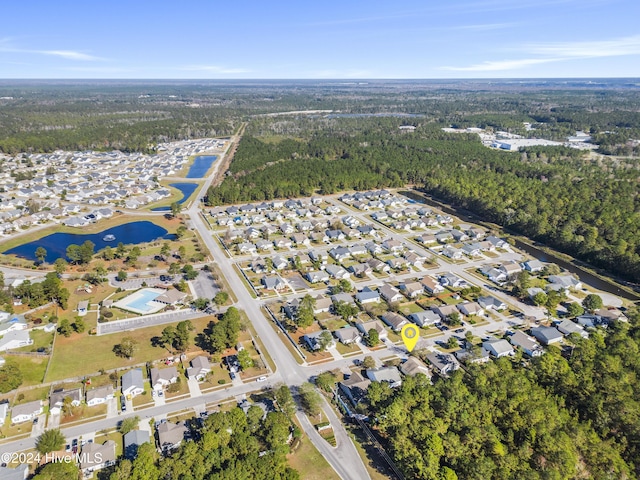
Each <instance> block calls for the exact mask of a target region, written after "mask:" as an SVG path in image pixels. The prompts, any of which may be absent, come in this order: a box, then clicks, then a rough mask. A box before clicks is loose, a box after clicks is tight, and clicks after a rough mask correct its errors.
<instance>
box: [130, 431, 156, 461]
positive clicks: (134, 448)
mask: <svg viewBox="0 0 640 480" xmlns="http://www.w3.org/2000/svg"><path fill="white" fill-rule="evenodd" d="M147 442H151V437H150V435H149V432H148V431H146V430H131V431H130V432H129V433H126V434H125V435H124V456H125V458H128V459H129V460H133V459H134V458H136V455H138V448H139V447H140V445H142V444H143V443H147Z"/></svg>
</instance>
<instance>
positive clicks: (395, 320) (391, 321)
mask: <svg viewBox="0 0 640 480" xmlns="http://www.w3.org/2000/svg"><path fill="white" fill-rule="evenodd" d="M382 321H383V322H384V323H386V324H387V325H389V326H390V327H391V328H392V329H393V331H394V332H399V331H400V330H402V327H404V326H405V325H406V324H407V323H409V321H408V320H407V319H406V318H405V317H404V316H402V315H400V314H398V313H395V312H386V313H385V314H384V315H382Z"/></svg>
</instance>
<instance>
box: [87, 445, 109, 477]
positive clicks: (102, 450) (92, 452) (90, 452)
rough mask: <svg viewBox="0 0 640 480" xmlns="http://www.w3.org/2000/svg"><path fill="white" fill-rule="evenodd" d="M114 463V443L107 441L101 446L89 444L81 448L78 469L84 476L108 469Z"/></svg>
mask: <svg viewBox="0 0 640 480" xmlns="http://www.w3.org/2000/svg"><path fill="white" fill-rule="evenodd" d="M115 463H116V442H114V441H113V440H107V441H106V442H104V443H103V444H102V445H100V444H99V443H93V442H89V443H86V444H85V445H84V446H83V447H82V454H81V455H80V469H81V470H82V471H83V472H84V473H85V475H86V474H88V473H91V472H95V471H97V470H100V469H103V468H106V467H110V466H112V465H115Z"/></svg>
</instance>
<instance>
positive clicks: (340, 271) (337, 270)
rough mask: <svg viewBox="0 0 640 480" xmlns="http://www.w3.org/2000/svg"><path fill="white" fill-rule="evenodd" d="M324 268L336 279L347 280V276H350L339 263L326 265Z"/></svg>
mask: <svg viewBox="0 0 640 480" xmlns="http://www.w3.org/2000/svg"><path fill="white" fill-rule="evenodd" d="M325 270H326V272H327V273H328V274H329V275H330V276H331V277H332V278H335V279H337V280H342V279H345V280H348V279H349V278H351V274H350V273H349V272H347V271H346V270H345V269H344V268H342V267H341V266H340V265H327V267H326V268H325Z"/></svg>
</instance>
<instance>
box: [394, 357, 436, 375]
mask: <svg viewBox="0 0 640 480" xmlns="http://www.w3.org/2000/svg"><path fill="white" fill-rule="evenodd" d="M400 371H401V372H402V374H403V375H407V376H409V377H413V376H415V375H417V374H418V373H422V374H423V375H426V376H427V378H428V379H429V380H431V372H430V371H429V367H427V366H426V365H425V364H424V363H423V362H422V360H420V359H419V358H418V357H409V358H408V359H407V361H406V362H404V363H402V364H401V365H400Z"/></svg>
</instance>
